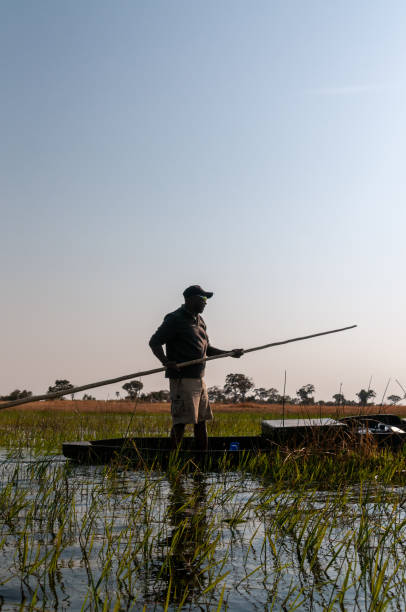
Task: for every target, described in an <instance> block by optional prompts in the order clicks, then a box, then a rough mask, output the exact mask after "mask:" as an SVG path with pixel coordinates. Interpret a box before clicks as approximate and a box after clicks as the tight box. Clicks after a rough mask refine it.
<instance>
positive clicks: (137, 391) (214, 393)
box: [0, 373, 405, 406]
mask: <svg viewBox="0 0 406 612" xmlns="http://www.w3.org/2000/svg"><path fill="white" fill-rule="evenodd" d="M143 387H144V385H143V383H142V382H141V381H140V380H132V381H129V382H127V383H125V384H124V385H123V386H122V389H123V390H124V391H125V395H124V396H123V397H122V395H121V393H120V391H116V392H115V395H116V399H118V400H119V399H125V400H137V399H139V400H140V401H142V402H168V401H169V400H170V398H169V391H168V390H166V389H161V390H159V391H150V392H149V393H142V389H143ZM73 388H74V385H73V384H72V383H71V382H70V381H69V380H67V379H58V380H56V381H55V383H54V384H53V385H50V386H49V387H48V391H47V393H52V392H54V391H61V390H63V389H66V390H67V395H68V394H69V391H70V390H71V389H73ZM315 391H316V389H315V386H314V385H313V384H310V383H308V384H306V385H303V386H302V387H300V388H299V389H298V390H297V391H296V396H295V397H291V396H289V395H283V394H281V393H280V392H279V391H278V389H276V388H275V387H269V388H265V387H255V384H254V381H253V380H252V378H250V377H248V376H246V375H245V374H238V373H230V374H227V376H226V379H225V383H224V386H223V387H218V386H212V387H209V388H208V394H209V399H210V401H211V402H215V403H217V404H218V403H234V404H238V403H241V402H258V403H262V404H263V403H267V404H282V403H286V404H300V405H304V406H309V405H318V406H323V405H325V406H344V405H346V406H352V405H360V406H366V405H367V404H368V402H369V401H370V400H373V399H374V398H375V397H376V392H375V391H374V390H373V389H369V388H368V389H364V388H362V389H360V391H358V393H356V394H355V395H356V397H357V398H358V399H357V400H351V399H348V398H346V397H345V396H344V394H343V393H342V392H341V387H340V392H339V393H334V394H333V395H332V400H327V401H325V400H319V401H317V402H316V401H315V399H314V394H315ZM29 396H32V391H27V390H25V389H24V390H23V391H20V389H15V390H14V391H12V392H11V393H9V394H8V395H3V396H0V400H4V401H12V400H17V399H23V398H25V397H29ZM71 398H72V399H74V398H75V395H74V394H71ZM60 399H62V397H61V398H60ZM82 399H84V400H93V399H96V398H95V397H94V396H92V395H91V394H88V393H85V394H84V395H83V397H82ZM402 399H405V396H400V395H395V394H391V395H388V396H387V398H386V400H387V401H388V402H389V403H390V404H391V405H396V404H397V403H399V402H400V401H401V400H402Z"/></svg>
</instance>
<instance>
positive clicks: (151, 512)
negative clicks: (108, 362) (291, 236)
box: [0, 402, 406, 612]
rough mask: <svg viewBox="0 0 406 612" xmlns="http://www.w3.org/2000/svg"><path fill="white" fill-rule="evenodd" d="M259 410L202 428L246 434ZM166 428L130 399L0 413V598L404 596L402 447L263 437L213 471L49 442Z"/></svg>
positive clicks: (213, 600) (15, 603)
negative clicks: (124, 406)
mask: <svg viewBox="0 0 406 612" xmlns="http://www.w3.org/2000/svg"><path fill="white" fill-rule="evenodd" d="M64 403H65V402H64ZM74 403H75V402H73V403H71V406H73V404H74ZM323 416H324V414H323ZM262 418H264V414H263V411H258V412H254V411H246V412H244V411H241V410H240V411H238V412H232V411H228V412H224V413H222V412H219V411H218V412H217V414H216V417H215V420H214V422H213V423H212V424H211V425H210V433H211V434H212V435H230V436H232V435H237V434H240V435H242V434H246V435H255V434H258V433H259V431H260V422H261V420H262ZM169 427H170V417H169V415H168V414H167V413H164V414H159V413H152V414H143V413H140V412H138V411H136V412H135V413H134V410H133V413H125V412H124V413H118V412H117V413H109V412H103V413H101V412H91V411H83V412H81V411H80V410H73V409H71V410H70V411H69V410H67V409H66V410H52V409H48V410H42V411H38V410H30V411H28V410H27V411H21V410H18V411H17V410H15V411H12V410H5V411H2V412H0V447H1V454H0V517H1V526H0V559H1V564H0V610H1V611H2V612H3V611H8V610H51V609H52V610H68V609H71V610H89V611H93V610H100V611H102V610H103V611H109V610H111V611H113V610H115V611H118V610H137V611H138V610H146V611H149V610H171V611H173V610H210V611H211V610H227V609H228V610H233V611H234V610H241V611H242V610H261V611H262V610H292V611H293V610H318V611H321V610H323V611H324V610H368V611H375V610H403V609H404V601H405V600H406V564H405V563H404V558H405V552H406V551H405V548H406V544H405V542H406V537H405V535H406V451H403V450H401V451H398V452H397V453H396V454H395V453H392V452H391V451H388V450H382V449H377V448H376V447H375V446H374V445H373V444H372V443H371V444H364V445H362V446H360V447H358V448H355V447H354V448H346V449H343V448H340V449H334V448H331V449H325V448H323V449H321V448H299V449H296V450H289V449H284V448H276V449H275V451H273V452H272V453H267V454H263V455H260V456H258V457H256V458H252V459H249V460H247V461H244V462H243V463H242V464H241V465H240V466H238V467H237V468H235V467H234V468H233V470H232V471H230V470H228V469H227V465H225V466H224V469H221V470H219V471H218V472H204V471H200V470H199V469H198V467H196V469H190V466H188V469H186V466H184V465H182V464H181V463H180V462H177V461H176V460H175V461H174V462H173V463H171V464H170V466H169V468H168V469H167V470H165V471H161V470H158V469H156V468H155V469H154V468H151V469H146V468H145V467H144V469H138V468H137V466H130V465H125V464H121V463H117V464H113V465H106V466H80V465H75V464H74V463H71V462H69V461H67V460H65V458H64V457H63V456H62V455H61V445H62V442H63V441H67V440H80V439H100V438H108V437H118V436H124V435H128V436H147V435H151V436H157V435H158V436H159V435H166V434H167V433H168V431H169Z"/></svg>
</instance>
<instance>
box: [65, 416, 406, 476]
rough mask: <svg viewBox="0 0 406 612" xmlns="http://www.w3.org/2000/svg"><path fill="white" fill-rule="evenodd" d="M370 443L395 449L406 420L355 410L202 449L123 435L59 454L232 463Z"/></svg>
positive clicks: (83, 458)
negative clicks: (276, 453) (285, 451)
mask: <svg viewBox="0 0 406 612" xmlns="http://www.w3.org/2000/svg"><path fill="white" fill-rule="evenodd" d="M366 442H373V443H376V444H377V445H378V446H382V447H389V448H392V449H395V450H396V449H399V448H401V447H403V446H404V445H405V444H406V420H404V419H401V418H399V417H398V416H396V415H392V414H375V415H355V416H351V417H344V418H342V419H340V420H334V419H330V418H329V419H286V420H285V421H282V420H280V419H278V420H267V421H263V422H262V434H261V435H258V436H215V437H210V438H209V448H208V450H207V451H198V450H196V448H195V445H194V439H193V438H190V437H185V438H184V439H183V441H182V445H181V447H180V448H179V449H178V451H173V450H172V448H171V440H170V438H169V437H159V438H157V437H155V438H153V437H149V438H141V437H128V438H114V439H107V440H95V441H82V442H65V443H64V444H63V454H64V455H65V457H67V458H69V459H71V460H73V461H75V462H77V463H82V464H98V463H109V462H111V461H117V462H122V463H131V464H133V465H140V466H142V465H148V466H150V465H159V466H161V467H165V466H167V465H169V464H170V463H171V461H179V460H180V461H181V462H186V461H191V462H192V463H193V464H196V465H200V466H201V465H204V466H206V467H212V468H215V467H218V466H221V465H224V466H227V465H230V466H232V465H238V464H240V463H241V462H246V461H248V460H250V459H251V458H253V457H255V456H258V455H260V454H264V453H265V454H266V453H269V452H270V451H272V450H275V448H276V447H278V446H279V447H284V448H297V447H303V445H304V446H308V447H314V448H318V449H322V448H327V449H330V450H331V448H332V447H334V445H339V446H341V447H342V446H343V444H344V443H345V444H347V446H348V447H353V446H357V445H359V444H362V443H366Z"/></svg>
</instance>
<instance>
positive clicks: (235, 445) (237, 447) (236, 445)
mask: <svg viewBox="0 0 406 612" xmlns="http://www.w3.org/2000/svg"><path fill="white" fill-rule="evenodd" d="M230 450H231V451H238V450H240V443H239V442H230Z"/></svg>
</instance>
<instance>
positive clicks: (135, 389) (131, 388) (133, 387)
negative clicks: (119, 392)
mask: <svg viewBox="0 0 406 612" xmlns="http://www.w3.org/2000/svg"><path fill="white" fill-rule="evenodd" d="M143 386H144V385H143V384H142V382H141V381H140V380H132V381H130V382H128V383H125V385H123V389H124V391H127V393H128V397H129V398H130V399H137V397H138V393H139V392H140V391H141V389H142V388H143Z"/></svg>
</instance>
